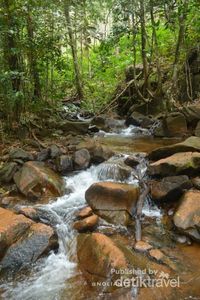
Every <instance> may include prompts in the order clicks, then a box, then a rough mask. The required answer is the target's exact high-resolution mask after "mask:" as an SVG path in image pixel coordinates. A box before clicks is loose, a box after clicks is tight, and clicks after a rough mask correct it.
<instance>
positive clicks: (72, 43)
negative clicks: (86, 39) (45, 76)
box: [64, 0, 83, 100]
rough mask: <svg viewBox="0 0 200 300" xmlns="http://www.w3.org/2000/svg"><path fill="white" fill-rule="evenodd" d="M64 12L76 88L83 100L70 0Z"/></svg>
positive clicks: (65, 4)
mask: <svg viewBox="0 0 200 300" xmlns="http://www.w3.org/2000/svg"><path fill="white" fill-rule="evenodd" d="M64 13H65V18H66V22H67V29H68V35H69V42H70V47H71V52H72V57H73V65H74V73H75V83H76V90H77V94H78V96H79V99H80V100H81V99H83V87H82V80H81V74H80V69H79V64H78V55H77V49H76V41H75V37H74V33H73V31H72V24H71V17H70V3H69V0H65V3H64Z"/></svg>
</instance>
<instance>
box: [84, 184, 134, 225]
mask: <svg viewBox="0 0 200 300" xmlns="http://www.w3.org/2000/svg"><path fill="white" fill-rule="evenodd" d="M138 197H139V188H138V187H137V186H135V185H130V184H124V183H116V182H99V183H94V184H93V185H91V187H90V188H89V189H88V190H87V191H86V193H85V198H86V201H87V203H88V204H89V206H90V207H91V208H92V209H93V211H94V212H95V213H96V214H97V215H99V216H100V217H102V218H104V219H106V220H107V221H108V222H111V223H114V224H123V225H128V223H129V221H130V220H129V217H130V215H132V214H134V211H135V207H136V204H137V200H138Z"/></svg>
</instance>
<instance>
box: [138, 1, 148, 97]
mask: <svg viewBox="0 0 200 300" xmlns="http://www.w3.org/2000/svg"><path fill="white" fill-rule="evenodd" d="M140 24H141V46H142V47H141V56H142V62H143V75H144V93H146V89H147V87H148V61H147V54H146V44H147V33H146V22H145V7H144V0H140Z"/></svg>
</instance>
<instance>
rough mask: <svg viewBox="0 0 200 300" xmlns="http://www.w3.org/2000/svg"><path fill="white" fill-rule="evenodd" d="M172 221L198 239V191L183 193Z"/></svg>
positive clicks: (199, 213)
mask: <svg viewBox="0 0 200 300" xmlns="http://www.w3.org/2000/svg"><path fill="white" fill-rule="evenodd" d="M173 221H174V224H175V226H176V227H177V228H178V229H179V230H181V231H182V232H184V233H185V234H187V235H189V236H190V237H191V238H193V239H195V240H197V241H200V191H197V190H192V191H188V192H186V193H185V194H184V195H183V197H182V199H181V203H180V205H179V207H178V208H177V211H176V213H175V214H174V217H173Z"/></svg>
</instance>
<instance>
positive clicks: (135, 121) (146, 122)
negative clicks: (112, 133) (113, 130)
mask: <svg viewBox="0 0 200 300" xmlns="http://www.w3.org/2000/svg"><path fill="white" fill-rule="evenodd" d="M153 123H154V121H153V120H152V119H150V118H149V117H147V116H144V115H143V114H141V113H139V112H136V111H135V112H133V113H132V114H131V115H130V116H129V117H128V118H127V119H126V122H125V124H126V126H130V125H134V126H141V127H143V128H149V127H150V126H151V125H153Z"/></svg>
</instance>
